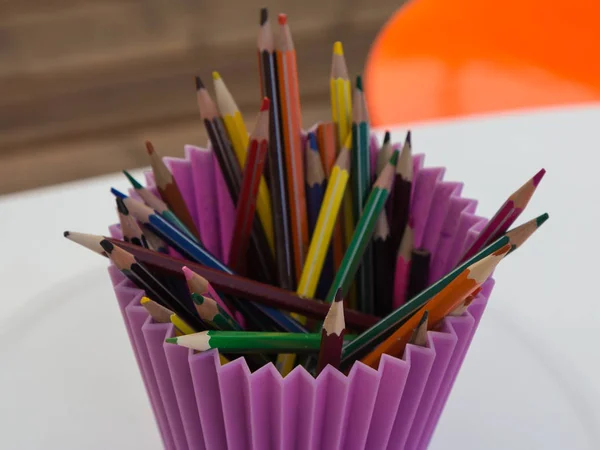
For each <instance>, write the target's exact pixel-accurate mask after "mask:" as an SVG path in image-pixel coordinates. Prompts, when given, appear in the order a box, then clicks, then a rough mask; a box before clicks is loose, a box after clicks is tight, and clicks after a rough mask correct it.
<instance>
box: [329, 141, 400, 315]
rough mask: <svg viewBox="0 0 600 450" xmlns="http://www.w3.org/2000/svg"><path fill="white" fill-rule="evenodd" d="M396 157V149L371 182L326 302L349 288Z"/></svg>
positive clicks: (380, 208) (377, 212)
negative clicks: (339, 291) (371, 187)
mask: <svg viewBox="0 0 600 450" xmlns="http://www.w3.org/2000/svg"><path fill="white" fill-rule="evenodd" d="M397 159H398V152H397V151H396V152H394V154H393V155H392V157H391V158H390V160H389V162H388V164H387V165H386V166H385V168H384V169H383V171H382V172H381V174H380V175H379V177H378V178H377V180H376V181H375V183H374V184H373V189H371V193H370V194H369V198H368V199H367V202H366V204H365V208H364V210H363V213H362V214H361V216H360V219H359V220H358V223H357V224H356V228H355V230H354V234H353V235H352V240H351V241H350V244H349V245H348V248H347V249H346V253H345V254H344V258H343V259H342V263H341V264H340V268H339V270H338V271H337V273H336V274H335V279H334V280H333V283H332V284H331V287H330V288H329V292H328V293H327V297H326V298H325V300H326V301H327V302H328V303H331V302H332V301H333V299H334V298H335V294H336V292H337V291H338V289H342V295H343V296H344V295H346V294H347V293H348V289H350V285H351V284H352V281H353V278H354V275H355V274H356V269H357V268H358V266H359V264H360V262H361V260H362V257H363V255H364V253H365V249H366V248H367V245H369V243H370V242H371V238H372V236H373V230H374V228H375V222H377V218H378V217H379V213H380V212H381V211H382V210H383V207H384V206H385V201H386V200H387V198H388V195H389V193H390V188H391V185H392V181H393V180H394V171H395V165H396V160H397Z"/></svg>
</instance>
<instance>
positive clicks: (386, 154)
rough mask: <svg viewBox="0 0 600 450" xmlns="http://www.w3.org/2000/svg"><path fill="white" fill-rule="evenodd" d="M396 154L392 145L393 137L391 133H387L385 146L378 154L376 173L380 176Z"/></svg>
mask: <svg viewBox="0 0 600 450" xmlns="http://www.w3.org/2000/svg"><path fill="white" fill-rule="evenodd" d="M393 153H394V146H393V145H392V136H391V134H390V132H389V131H386V132H385V136H384V137H383V144H382V146H381V149H380V150H379V153H377V163H376V165H375V173H377V174H380V173H381V171H382V170H383V168H384V167H385V165H386V164H387V162H388V161H389V160H390V158H391V157H392V154H393Z"/></svg>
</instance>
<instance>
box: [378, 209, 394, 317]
mask: <svg viewBox="0 0 600 450" xmlns="http://www.w3.org/2000/svg"><path fill="white" fill-rule="evenodd" d="M390 239H391V235H390V226H389V223H388V219H387V215H386V213H385V210H383V211H381V213H380V214H379V217H378V218H377V223H376V224H375V232H374V234H373V263H374V271H373V281H374V283H373V291H374V296H373V303H374V311H375V315H377V316H379V317H385V316H387V315H388V314H389V313H391V312H392V297H393V288H394V263H395V261H394V256H395V255H394V251H393V248H392V246H391V245H390Z"/></svg>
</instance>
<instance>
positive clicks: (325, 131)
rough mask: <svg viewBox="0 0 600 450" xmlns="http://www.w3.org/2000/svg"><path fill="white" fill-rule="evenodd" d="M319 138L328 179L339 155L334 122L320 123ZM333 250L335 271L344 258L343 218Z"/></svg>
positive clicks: (333, 239)
mask: <svg viewBox="0 0 600 450" xmlns="http://www.w3.org/2000/svg"><path fill="white" fill-rule="evenodd" d="M317 137H318V142H319V145H318V147H319V153H320V154H321V160H322V161H323V168H324V169H325V175H326V176H327V179H329V178H330V177H331V171H332V170H333V166H334V164H335V160H336V158H337V156H336V155H337V154H338V153H339V152H338V151H337V150H336V129H335V124H334V123H333V122H325V123H320V124H319V125H318V126H317ZM331 248H332V251H333V269H334V270H337V269H338V268H339V267H340V264H341V263H342V258H343V257H344V228H343V221H342V217H339V216H338V218H337V220H336V223H335V232H334V233H333V238H332V243H331Z"/></svg>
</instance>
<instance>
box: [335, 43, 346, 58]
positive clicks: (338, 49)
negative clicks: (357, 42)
mask: <svg viewBox="0 0 600 450" xmlns="http://www.w3.org/2000/svg"><path fill="white" fill-rule="evenodd" d="M333 54H334V55H340V56H344V48H343V47H342V43H341V42H340V41H337V42H335V43H334V44H333Z"/></svg>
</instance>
